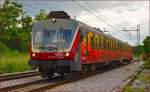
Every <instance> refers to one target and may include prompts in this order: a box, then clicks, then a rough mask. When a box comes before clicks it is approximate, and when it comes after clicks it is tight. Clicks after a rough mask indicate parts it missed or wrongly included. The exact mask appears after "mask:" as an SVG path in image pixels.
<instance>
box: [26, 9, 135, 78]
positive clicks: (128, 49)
mask: <svg viewBox="0 0 150 92" xmlns="http://www.w3.org/2000/svg"><path fill="white" fill-rule="evenodd" d="M131 60H132V46H131V45H129V44H128V43H127V42H123V41H121V40H119V39H117V38H115V37H113V36H111V35H109V34H106V33H104V32H103V31H102V30H100V29H99V28H95V27H91V26H88V25H86V24H85V23H82V22H80V21H78V20H76V19H71V18H70V16H69V15H68V14H67V13H66V12H64V11H51V12H50V13H49V15H48V19H46V20H41V21H39V22H37V23H34V24H33V27H32V32H31V40H30V60H29V61H28V64H29V65H30V66H31V67H32V69H38V70H39V71H40V72H41V76H42V77H51V76H53V75H54V74H55V73H58V74H60V75H64V74H65V73H70V72H81V73H86V72H89V71H93V70H95V69H99V68H101V67H102V66H105V65H109V64H110V63H115V64H117V63H122V62H127V63H130V62H131Z"/></svg>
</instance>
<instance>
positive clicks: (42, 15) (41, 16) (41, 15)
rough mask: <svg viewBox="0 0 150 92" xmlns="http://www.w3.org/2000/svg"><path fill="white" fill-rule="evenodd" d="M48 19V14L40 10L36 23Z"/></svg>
mask: <svg viewBox="0 0 150 92" xmlns="http://www.w3.org/2000/svg"><path fill="white" fill-rule="evenodd" d="M47 18H48V14H47V13H46V12H45V11H44V10H40V13H39V14H38V15H36V16H35V21H36V22H37V21H40V20H45V19H47Z"/></svg>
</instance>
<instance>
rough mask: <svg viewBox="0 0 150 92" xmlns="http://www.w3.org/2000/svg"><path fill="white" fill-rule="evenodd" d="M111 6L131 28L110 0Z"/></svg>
mask: <svg viewBox="0 0 150 92" xmlns="http://www.w3.org/2000/svg"><path fill="white" fill-rule="evenodd" d="M108 1H109V2H110V4H111V6H112V7H113V8H114V10H115V11H116V13H117V14H118V15H119V16H120V18H121V19H122V20H123V22H124V23H125V24H126V25H128V26H130V25H129V23H128V22H127V21H126V20H125V18H124V17H123V16H122V15H121V14H120V12H119V10H118V9H117V8H116V6H115V4H113V3H112V1H110V0H108Z"/></svg>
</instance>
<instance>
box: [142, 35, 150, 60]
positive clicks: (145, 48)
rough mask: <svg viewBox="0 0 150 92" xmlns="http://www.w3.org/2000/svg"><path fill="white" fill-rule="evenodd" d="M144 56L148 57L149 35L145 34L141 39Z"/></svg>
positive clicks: (149, 54)
mask: <svg viewBox="0 0 150 92" xmlns="http://www.w3.org/2000/svg"><path fill="white" fill-rule="evenodd" d="M143 44H144V46H143V47H144V51H145V55H146V58H148V57H150V36H147V37H146V39H144V41H143Z"/></svg>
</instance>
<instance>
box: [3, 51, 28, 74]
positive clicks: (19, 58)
mask: <svg viewBox="0 0 150 92" xmlns="http://www.w3.org/2000/svg"><path fill="white" fill-rule="evenodd" d="M28 59H29V56H28V53H19V52H17V51H11V52H7V53H5V54H3V55H1V58H0V73H1V74H2V73H12V72H21V71H28V70H30V66H29V65H28Z"/></svg>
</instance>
